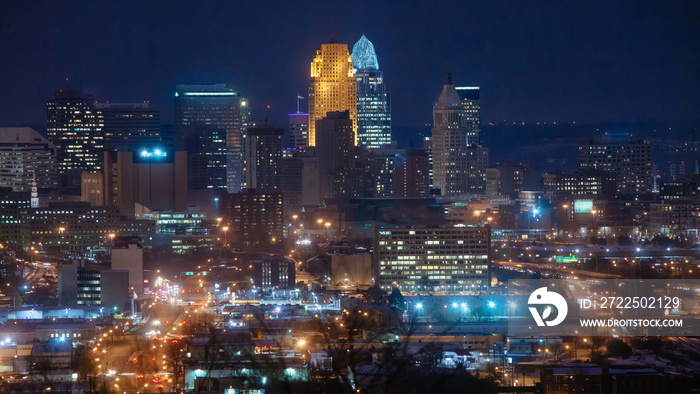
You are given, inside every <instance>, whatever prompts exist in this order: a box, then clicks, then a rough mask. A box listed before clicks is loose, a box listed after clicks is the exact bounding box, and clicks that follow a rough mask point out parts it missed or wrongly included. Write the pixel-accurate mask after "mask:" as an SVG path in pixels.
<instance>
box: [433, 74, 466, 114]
mask: <svg viewBox="0 0 700 394" xmlns="http://www.w3.org/2000/svg"><path fill="white" fill-rule="evenodd" d="M461 102H462V101H461V100H460V99H459V94H458V93H457V89H455V85H454V84H453V83H452V73H447V82H446V83H445V85H443V86H442V93H440V98H438V102H437V106H438V107H442V108H445V107H455V106H459V105H460V104H461Z"/></svg>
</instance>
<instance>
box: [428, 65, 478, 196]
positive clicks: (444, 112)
mask: <svg viewBox="0 0 700 394" xmlns="http://www.w3.org/2000/svg"><path fill="white" fill-rule="evenodd" d="M470 118H472V116H471V115H470V114H468V113H467V112H466V110H465V105H464V103H463V102H462V99H460V97H459V95H458V93H457V90H456V89H455V85H454V84H453V83H452V75H451V74H448V77H447V83H446V84H445V85H444V86H443V88H442V93H441V94H440V98H439V99H438V101H437V103H436V104H435V107H434V109H433V130H432V133H433V135H432V140H431V143H432V155H433V187H435V188H437V189H440V191H441V193H442V195H446V196H449V195H460V194H481V193H484V190H485V186H486V166H487V165H488V150H487V149H486V148H483V147H481V146H479V145H478V133H477V134H476V135H473V133H474V129H472V128H470V123H469V122H470Z"/></svg>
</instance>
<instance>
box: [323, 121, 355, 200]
mask: <svg viewBox="0 0 700 394" xmlns="http://www.w3.org/2000/svg"><path fill="white" fill-rule="evenodd" d="M354 137H355V132H354V130H353V122H352V119H351V118H350V111H349V110H346V111H343V112H329V113H328V115H327V116H326V117H325V118H322V119H319V120H317V121H316V157H318V163H319V172H320V180H321V182H320V188H321V198H322V199H323V198H338V197H358V196H360V195H361V190H362V169H361V168H360V166H359V165H358V163H357V154H358V152H357V148H356V146H355V144H354V141H355V138H354Z"/></svg>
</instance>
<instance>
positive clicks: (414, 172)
mask: <svg viewBox="0 0 700 394" xmlns="http://www.w3.org/2000/svg"><path fill="white" fill-rule="evenodd" d="M395 173H396V177H395V186H394V196H396V197H427V196H428V192H429V191H430V174H429V173H430V161H429V159H428V153H427V152H426V151H425V150H423V149H409V150H407V151H406V156H405V159H404V161H403V162H400V163H398V164H396V169H395Z"/></svg>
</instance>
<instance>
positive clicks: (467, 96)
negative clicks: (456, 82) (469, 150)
mask: <svg viewBox="0 0 700 394" xmlns="http://www.w3.org/2000/svg"><path fill="white" fill-rule="evenodd" d="M455 90H457V95H459V99H460V100H462V109H463V110H464V113H463V116H464V118H465V125H466V127H467V130H468V132H469V134H468V137H469V141H468V143H469V145H479V144H481V105H480V103H479V87H478V86H456V87H455Z"/></svg>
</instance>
